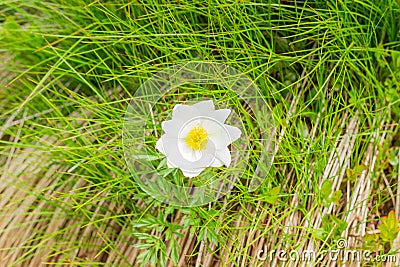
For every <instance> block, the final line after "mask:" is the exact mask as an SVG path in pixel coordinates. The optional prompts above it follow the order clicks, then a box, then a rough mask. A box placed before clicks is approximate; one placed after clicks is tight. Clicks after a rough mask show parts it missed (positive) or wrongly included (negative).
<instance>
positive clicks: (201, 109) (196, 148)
mask: <svg viewBox="0 0 400 267" xmlns="http://www.w3.org/2000/svg"><path fill="white" fill-rule="evenodd" d="M230 113H231V110H230V109H219V110H215V108H214V104H213V102H212V100H207V101H202V102H199V103H196V104H195V105H193V106H188V105H182V104H178V105H176V106H175V107H174V109H173V111H172V120H168V121H164V122H163V123H162V125H161V126H162V129H163V131H164V132H165V134H164V135H162V136H161V138H160V139H159V140H158V141H157V144H156V148H157V149H158V150H159V151H160V152H161V153H163V154H164V155H165V156H166V157H167V165H168V167H169V168H179V169H181V170H182V172H183V174H184V175H185V176H186V177H195V176H198V175H199V174H200V173H201V172H202V171H203V170H204V169H205V168H207V167H221V166H222V165H225V166H226V167H229V165H230V164H231V153H230V151H229V148H228V145H229V144H230V143H232V142H233V141H235V140H237V139H238V138H239V137H240V135H241V131H240V129H239V128H237V127H233V126H230V125H226V124H224V122H225V120H226V119H227V117H228V116H229V114H230Z"/></svg>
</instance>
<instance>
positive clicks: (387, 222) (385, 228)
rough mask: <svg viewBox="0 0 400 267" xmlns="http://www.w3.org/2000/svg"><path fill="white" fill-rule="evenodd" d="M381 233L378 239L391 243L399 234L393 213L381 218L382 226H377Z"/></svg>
mask: <svg viewBox="0 0 400 267" xmlns="http://www.w3.org/2000/svg"><path fill="white" fill-rule="evenodd" d="M378 229H379V230H380V231H381V233H380V237H381V238H382V240H383V241H393V240H394V239H396V237H397V234H398V233H399V221H398V220H397V219H396V216H395V214H394V211H391V212H389V214H388V216H387V217H382V224H380V225H379V226H378Z"/></svg>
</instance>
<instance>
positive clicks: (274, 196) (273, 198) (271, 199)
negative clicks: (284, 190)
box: [265, 186, 281, 204]
mask: <svg viewBox="0 0 400 267" xmlns="http://www.w3.org/2000/svg"><path fill="white" fill-rule="evenodd" d="M280 191H281V188H280V187H279V186H276V187H274V188H272V189H271V190H269V192H268V193H267V194H266V195H265V201H266V202H268V203H269V204H275V203H276V202H277V201H278V197H279V193H280Z"/></svg>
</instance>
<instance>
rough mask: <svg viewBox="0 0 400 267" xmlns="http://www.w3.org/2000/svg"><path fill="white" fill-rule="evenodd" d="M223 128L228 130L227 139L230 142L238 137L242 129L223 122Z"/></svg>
mask: <svg viewBox="0 0 400 267" xmlns="http://www.w3.org/2000/svg"><path fill="white" fill-rule="evenodd" d="M224 127H225V129H226V130H227V131H228V135H229V139H230V142H231V143H232V142H233V141H235V140H237V139H239V137H240V135H241V134H242V131H241V130H240V129H239V128H238V127H235V126H230V125H227V124H224Z"/></svg>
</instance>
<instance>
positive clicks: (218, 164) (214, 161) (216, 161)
mask: <svg viewBox="0 0 400 267" xmlns="http://www.w3.org/2000/svg"><path fill="white" fill-rule="evenodd" d="M222 165H224V163H223V162H222V161H220V160H219V159H217V158H214V160H213V162H212V163H211V167H221V166H222Z"/></svg>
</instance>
